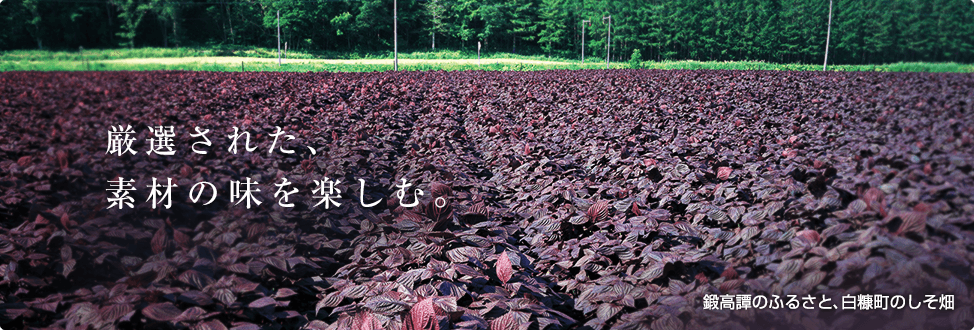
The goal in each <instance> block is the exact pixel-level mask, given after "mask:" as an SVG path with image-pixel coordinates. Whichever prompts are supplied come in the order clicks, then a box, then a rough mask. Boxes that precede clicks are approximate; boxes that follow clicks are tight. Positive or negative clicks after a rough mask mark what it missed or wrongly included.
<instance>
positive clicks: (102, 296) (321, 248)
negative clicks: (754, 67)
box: [0, 70, 974, 330]
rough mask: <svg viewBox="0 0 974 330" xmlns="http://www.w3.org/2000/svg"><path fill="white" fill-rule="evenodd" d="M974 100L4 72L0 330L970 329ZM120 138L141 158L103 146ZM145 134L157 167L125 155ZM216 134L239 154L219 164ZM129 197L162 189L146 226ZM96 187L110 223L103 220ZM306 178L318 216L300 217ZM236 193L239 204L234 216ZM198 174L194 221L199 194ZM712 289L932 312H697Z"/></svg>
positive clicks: (681, 81)
mask: <svg viewBox="0 0 974 330" xmlns="http://www.w3.org/2000/svg"><path fill="white" fill-rule="evenodd" d="M972 90H974V76H971V75H965V74H920V73H876V72H872V73H866V72H858V73H843V72H824V73H823V72H774V71H709V70H699V71H662V70H613V71H595V70H589V71H540V72H482V71H478V72H401V73H391V72H386V73H283V72H246V73H219V72H110V73H109V72H56V73H45V72H7V73H0V113H2V114H3V116H2V117H0V123H2V126H0V127H2V129H3V132H4V133H3V134H2V135H0V168H2V169H3V171H2V172H0V186H2V187H3V188H2V194H0V220H2V221H0V224H2V227H0V257H2V258H3V260H2V263H0V275H2V276H3V278H2V281H0V299H2V302H0V311H2V313H0V324H3V327H4V328H5V329H6V328H8V327H11V328H22V327H54V328H88V327H91V328H150V327H151V328H187V327H195V328H203V329H222V328H233V327H236V328H239V329H257V328H301V327H305V328H329V327H330V328H334V329H347V328H354V329H379V328H393V329H396V328H405V329H419V328H422V329H491V330H498V329H505V330H506V329H608V328H613V329H649V328H662V329H681V328H693V329H695V328H701V327H719V328H740V327H741V326H755V325H760V326H764V327H770V328H789V329H790V328H795V327H799V326H803V327H807V328H824V327H829V328H835V329H859V328H904V329H909V328H916V327H923V328H931V327H933V328H965V329H966V328H969V327H971V326H972V325H974V321H972V317H971V315H972V314H971V312H972V310H971V308H972V307H971V298H972V296H974V295H972V291H971V285H972V284H974V277H972V274H971V272H970V269H971V262H972V261H974V254H972V251H971V248H970V247H971V246H972V244H974V242H972V240H974V232H972V229H974V225H972V219H974V203H972V202H971V195H972V191H974V189H972V187H974V186H972V185H974V180H972V176H971V171H972V165H974V155H972V152H971V150H972V146H971V144H972V135H974V127H972V123H974V120H972V114H974V108H972V107H974V95H972V93H971V91H972ZM118 125H131V127H132V128H133V131H134V132H135V133H133V135H132V136H131V137H132V138H133V139H134V140H133V143H132V145H131V147H132V149H133V150H134V151H136V153H135V154H131V153H126V154H124V155H122V156H119V155H118V154H116V153H110V152H109V151H111V149H110V144H109V141H110V137H109V133H110V132H112V127H117V126H118ZM167 125H172V126H173V127H174V133H175V134H174V135H175V136H174V138H173V139H174V141H173V142H174V143H173V144H174V151H175V154H174V155H159V154H155V153H154V154H148V153H146V151H147V150H149V149H151V148H152V147H153V144H154V143H152V142H150V141H151V139H152V138H154V137H155V135H154V134H152V133H151V132H150V129H149V128H150V127H153V128H154V127H157V126H167ZM196 127H199V128H200V130H201V131H202V130H209V133H208V134H207V136H208V141H210V142H211V144H210V145H206V144H202V142H203V141H204V139H203V138H201V137H193V136H191V134H195V133H196V131H195V128H196ZM234 127H236V128H239V129H240V130H242V131H247V132H249V133H250V134H251V135H250V143H251V144H250V146H256V147H257V149H255V150H252V151H248V150H247V149H246V147H245V145H244V140H243V139H241V140H240V141H239V142H238V143H237V145H238V150H237V151H236V152H235V153H234V152H231V151H230V150H229V148H230V147H231V145H232V144H231V141H232V140H231V139H229V138H228V135H230V134H232V133H233V132H234ZM278 128H280V129H281V131H282V132H284V133H285V134H287V135H293V136H294V139H293V140H288V139H287V138H286V135H282V136H280V139H279V140H277V141H276V142H273V141H274V138H272V137H271V134H274V133H275V132H276V131H277V129H278ZM272 143H274V147H273V148H274V149H272V147H271V144H272ZM194 147H195V148H197V150H205V151H207V153H206V154H198V153H195V152H194V151H193V148H194ZM281 147H283V148H285V149H290V150H293V151H295V152H294V153H291V154H287V153H283V152H279V151H280V149H277V148H281ZM308 147H311V148H313V149H314V150H315V151H314V152H312V150H311V149H308ZM153 177H156V178H160V180H161V181H165V178H172V179H173V183H175V184H177V185H178V187H175V188H173V190H172V195H171V197H172V198H171V199H172V205H171V207H170V208H164V207H162V206H161V205H157V207H155V208H153V205H155V204H153V203H152V202H151V200H152V198H153V196H152V195H151V194H150V193H149V192H150V191H151V190H150V189H149V188H148V187H149V186H151V185H152V178H153ZM118 178H123V179H132V180H134V182H133V184H132V186H133V187H134V188H136V189H137V190H135V191H131V192H130V195H131V196H133V197H134V198H133V205H132V207H123V208H122V209H119V208H118V207H117V206H115V205H112V204H111V203H110V202H109V201H110V199H111V198H112V197H113V193H111V192H109V191H110V190H111V189H112V185H111V184H110V181H111V180H118ZM324 178H329V179H332V180H340V181H341V182H340V183H338V184H337V185H336V187H337V188H339V190H340V192H341V195H342V199H340V200H338V201H339V202H340V203H341V205H340V206H332V207H331V208H329V209H325V208H324V205H318V206H315V204H316V203H318V202H319V200H318V199H315V198H314V197H315V194H314V193H313V191H314V190H315V188H316V187H317V186H319V184H318V183H316V182H315V181H316V180H317V181H321V180H323V179H324ZM247 179H250V180H252V181H256V182H258V185H257V186H256V187H257V188H259V189H260V191H257V192H254V193H253V197H254V198H255V199H256V200H259V201H262V204H260V205H253V207H249V208H248V207H245V206H244V204H240V203H239V202H238V201H239V198H237V200H238V201H232V200H231V198H232V197H231V195H232V193H231V189H230V186H231V184H232V182H233V181H244V180H247ZM285 179H286V180H285ZM359 179H361V180H363V182H365V184H366V186H365V187H366V189H364V190H363V189H361V187H360V185H359V184H360V182H359V181H358V180H359ZM403 179H405V180H406V181H407V182H409V183H411V184H413V185H414V186H413V187H412V188H419V189H422V190H423V191H425V194H424V195H422V196H419V197H418V205H417V206H414V207H403V206H402V203H406V204H408V203H411V202H413V201H414V200H413V196H412V195H404V196H399V195H397V190H398V189H397V187H396V185H397V184H401V183H402V180H403ZM202 181H206V182H211V183H213V184H214V185H215V187H216V189H217V192H218V194H217V196H216V198H215V200H214V201H213V202H212V204H208V205H203V203H204V201H205V200H206V199H207V198H209V196H210V195H209V193H205V194H204V195H203V197H204V198H203V200H199V201H198V202H194V201H193V200H194V196H193V194H191V187H193V185H194V184H195V183H198V182H202ZM285 182H286V183H289V185H287V186H286V187H287V188H286V189H284V190H285V191H288V190H290V188H294V189H297V192H296V193H293V194H290V195H286V196H287V197H288V198H283V199H282V196H281V194H279V193H278V190H280V189H278V187H277V186H275V184H282V185H283V184H284V183H285ZM412 188H410V189H412ZM360 194H361V198H363V199H364V201H365V202H371V201H379V203H378V204H377V205H375V206H373V207H364V206H362V205H361V203H359V198H360ZM157 197H160V196H157ZM400 197H403V198H402V199H400ZM438 198H440V199H438ZM287 203H293V204H294V205H293V207H284V206H282V204H287ZM724 294H751V295H763V296H766V297H771V296H772V295H779V296H781V297H782V299H784V300H785V301H787V300H788V298H787V296H788V295H795V296H800V297H804V296H806V295H814V296H816V297H828V298H830V299H833V301H834V302H835V303H836V304H838V302H839V301H840V300H841V297H842V296H843V295H847V294H851V295H857V294H870V295H872V294H883V295H912V297H913V299H914V300H913V301H912V303H913V304H914V305H915V304H916V303H917V301H916V300H918V299H921V298H925V295H927V294H936V295H942V294H950V295H953V297H954V309H953V310H942V309H936V308H935V309H929V308H927V306H926V305H924V306H923V308H919V309H911V308H903V309H895V308H889V309H885V310H862V311H848V310H845V311H843V310H821V309H813V310H805V309H803V308H797V309H792V308H788V307H780V308H775V309H772V308H765V309H754V308H752V309H742V310H734V311H730V310H726V309H724V310H720V311H714V310H709V309H705V308H704V306H703V300H704V297H706V296H708V295H724Z"/></svg>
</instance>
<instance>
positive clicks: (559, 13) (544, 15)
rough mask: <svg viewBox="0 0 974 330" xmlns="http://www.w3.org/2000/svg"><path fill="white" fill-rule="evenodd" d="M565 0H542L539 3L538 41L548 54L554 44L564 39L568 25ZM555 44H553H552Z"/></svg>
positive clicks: (553, 47) (549, 54)
mask: <svg viewBox="0 0 974 330" xmlns="http://www.w3.org/2000/svg"><path fill="white" fill-rule="evenodd" d="M565 3H566V1H565V0H544V1H542V3H541V10H540V12H541V15H540V17H539V21H538V28H536V29H537V30H540V31H539V32H538V42H539V43H541V48H542V49H544V51H545V52H546V53H548V56H551V52H552V51H553V50H554V49H555V46H557V45H558V44H560V43H562V42H564V41H565V38H566V34H567V30H568V27H567V26H566V23H567V21H568V10H567V8H565ZM552 44H555V46H552Z"/></svg>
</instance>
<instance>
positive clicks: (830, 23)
mask: <svg viewBox="0 0 974 330" xmlns="http://www.w3.org/2000/svg"><path fill="white" fill-rule="evenodd" d="M831 37H832V0H829V29H828V32H826V33H825V63H822V71H827V70H828V68H829V38H831Z"/></svg>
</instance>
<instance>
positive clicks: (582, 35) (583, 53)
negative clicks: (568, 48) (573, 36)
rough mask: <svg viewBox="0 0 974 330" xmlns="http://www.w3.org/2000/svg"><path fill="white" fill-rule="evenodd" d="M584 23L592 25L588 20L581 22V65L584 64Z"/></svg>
mask: <svg viewBox="0 0 974 330" xmlns="http://www.w3.org/2000/svg"><path fill="white" fill-rule="evenodd" d="M585 23H588V24H589V25H591V24H592V21H590V20H584V21H582V64H585Z"/></svg>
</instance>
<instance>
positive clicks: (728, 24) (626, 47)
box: [0, 0, 974, 64]
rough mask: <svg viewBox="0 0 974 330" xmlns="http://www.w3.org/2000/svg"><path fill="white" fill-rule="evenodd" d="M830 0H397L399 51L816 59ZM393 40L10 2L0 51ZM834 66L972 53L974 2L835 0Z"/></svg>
mask: <svg viewBox="0 0 974 330" xmlns="http://www.w3.org/2000/svg"><path fill="white" fill-rule="evenodd" d="M828 11H829V1H828V0H815V1H808V0H738V1H725V0H630V1H619V0H478V1H474V0H400V1H398V14H397V16H398V27H399V49H400V51H429V50H434V49H435V50H442V49H451V50H471V51H472V50H476V47H477V43H478V42H480V43H481V44H482V46H483V51H485V52H510V53H517V54H545V55H552V56H559V57H566V58H578V57H579V55H580V53H581V50H582V39H583V35H582V33H583V30H584V34H585V35H584V43H585V53H586V57H587V58H589V59H591V60H593V61H594V60H597V59H601V60H604V59H605V51H606V42H607V41H606V37H607V34H609V33H610V31H609V30H608V29H609V24H608V23H609V19H608V17H609V16H611V29H612V30H611V45H610V46H611V48H610V50H611V57H612V59H613V60H628V59H629V58H630V56H631V54H632V53H633V52H634V51H638V52H639V53H640V54H641V56H642V58H643V59H646V60H684V59H692V60H716V61H724V60H727V61H736V60H763V61H769V62H778V63H796V62H797V63H821V61H822V57H823V55H824V52H825V40H826V30H827V23H828ZM278 14H279V15H280V27H281V35H282V42H286V43H287V44H288V46H289V47H290V48H292V49H299V50H303V51H334V52H383V51H391V50H392V24H393V23H392V22H393V19H392V18H393V1H392V0H347V1H336V0H5V1H3V2H2V3H0V22H3V23H5V24H3V25H4V26H5V28H4V29H0V49H7V50H9V49H31V48H33V49H37V48H41V49H77V48H78V47H79V46H82V47H86V48H112V47H145V46H153V47H205V46H259V47H271V48H273V47H276V45H277V39H276V37H277V24H278ZM829 57H830V62H831V63H836V64H866V63H889V62H899V61H934V62H940V61H954V62H965V63H970V62H974V3H972V1H970V0H889V1H874V0H836V1H834V3H833V13H832V34H831V43H830V49H829Z"/></svg>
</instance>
